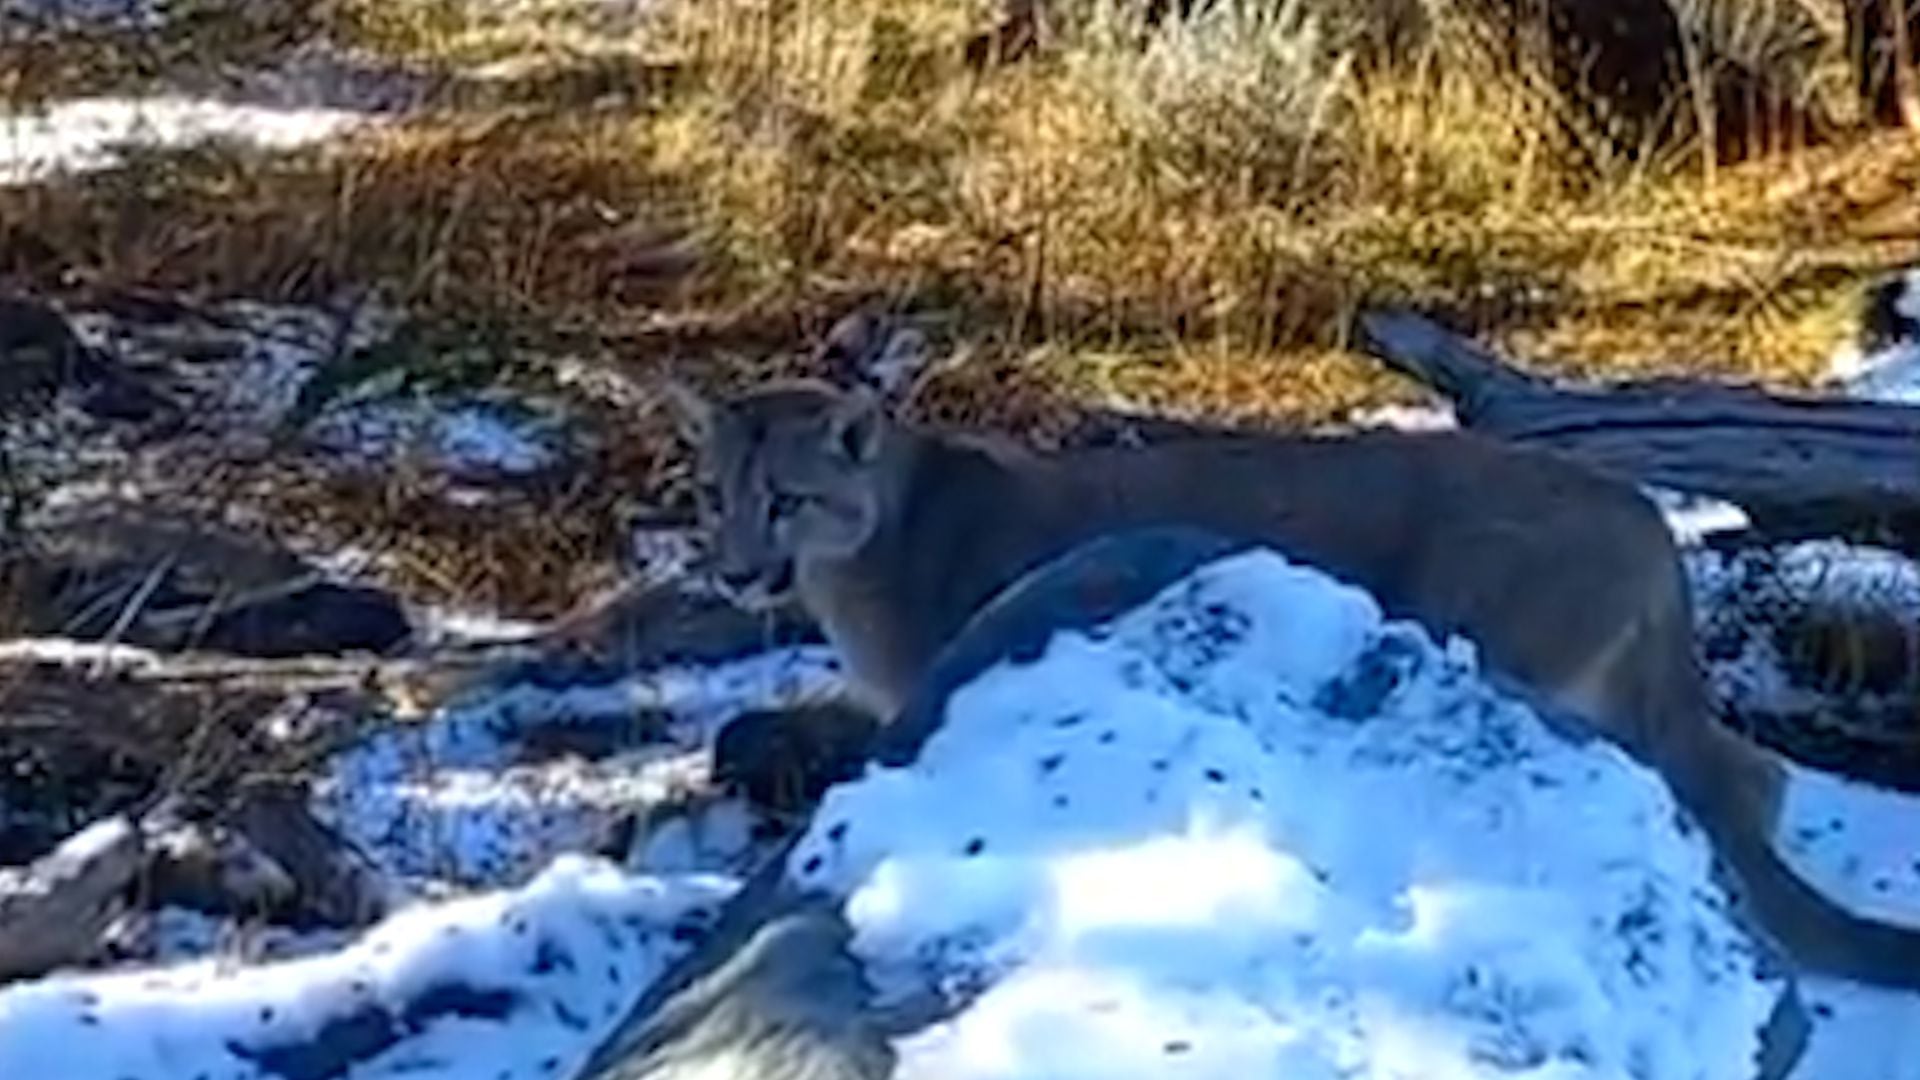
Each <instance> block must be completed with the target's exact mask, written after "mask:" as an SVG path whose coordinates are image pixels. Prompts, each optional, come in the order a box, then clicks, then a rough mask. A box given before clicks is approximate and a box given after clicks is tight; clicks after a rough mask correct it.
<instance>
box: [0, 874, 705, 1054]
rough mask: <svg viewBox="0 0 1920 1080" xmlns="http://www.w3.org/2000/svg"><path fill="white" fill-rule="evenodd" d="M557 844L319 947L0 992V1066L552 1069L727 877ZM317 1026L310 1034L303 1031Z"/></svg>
mask: <svg viewBox="0 0 1920 1080" xmlns="http://www.w3.org/2000/svg"><path fill="white" fill-rule="evenodd" d="M731 887H732V886H731V885H730V884H729V883H727V882H725V881H722V880H718V879H711V878H700V877H692V876H688V877H682V878H679V879H676V880H674V881H671V882H668V881H663V880H660V879H655V878H646V877H632V876H628V875H624V874H621V873H620V872H619V871H618V870H616V869H615V868H613V867H612V866H610V865H608V864H606V863H604V862H600V861H597V860H589V859H583V858H579V857H573V856H569V857H565V858H562V859H559V860H556V861H555V862H554V863H553V865H552V866H551V867H549V868H548V869H547V870H546V871H545V872H544V873H542V874H541V875H540V876H539V877H538V878H536V879H535V880H533V881H532V882H530V883H528V884H527V885H526V886H525V887H524V888H522V889H519V890H517V891H514V892H505V893H497V894H492V895H486V896H479V897H473V898H468V899H462V900H458V901H454V902H449V903H443V904H436V905H430V906H419V907H414V908H410V909H408V910H406V911H403V912H401V913H399V914H396V915H394V916H393V917H392V918H390V919H388V920H387V921H386V922H384V923H382V924H381V925H380V926H378V927H376V928H375V929H374V930H372V931H371V932H369V933H368V934H367V935H366V936H365V937H363V938H362V939H361V940H360V941H358V942H356V943H355V944H353V945H351V946H349V947H347V948H345V949H342V950H340V951H338V952H335V953H331V954H328V955H324V956H316V957H309V958H304V959H299V960H291V961H284V962H280V963H274V964H267V965H260V966H255V967H247V968H239V969H228V968H226V967H224V966H223V965H221V964H218V963H216V962H212V961H207V962H201V963H195V964H186V965H180V966H176V967H171V968H165V969H160V970H154V971H136V972H124V973H118V974H109V975H72V976H61V977H55V978H48V979H42V980H40V981H38V982H32V983H25V984H20V985H16V986H13V987H9V988H7V989H4V990H0V1076H60V1077H69V1078H72V1080H93V1078H100V1080H111V1078H115V1077H128V1076H149V1077H183V1078H184V1077H193V1076H208V1077H212V1076H219V1077H222V1078H231V1080H251V1078H263V1080H264V1078H268V1077H284V1076H289V1075H341V1073H340V1072H339V1071H307V1072H300V1071H296V1070H299V1069H300V1068H302V1067H305V1068H306V1069H309V1070H314V1069H315V1068H316V1065H317V1064H318V1063H320V1062H323V1061H326V1060H328V1059H327V1057H326V1053H327V1052H326V1051H323V1050H317V1049H316V1047H319V1046H330V1047H332V1048H333V1049H334V1050H335V1051H338V1050H339V1048H341V1047H352V1048H354V1050H355V1051H357V1052H355V1053H353V1054H352V1056H351V1057H349V1058H347V1059H345V1060H344V1061H343V1062H341V1064H342V1065H350V1066H351V1067H352V1069H353V1071H352V1073H351V1075H352V1076H354V1077H355V1078H356V1080H372V1078H375V1077H400V1076H407V1077H421V1076H441V1077H447V1078H449V1080H452V1078H456V1077H459V1078H468V1077H483V1076H486V1077H490V1076H502V1075H510V1076H539V1075H550V1076H564V1075H567V1074H568V1073H567V1070H568V1069H571V1068H573V1067H576V1066H577V1065H578V1063H579V1061H580V1060H581V1059H582V1058H583V1057H584V1056H585V1054H586V1053H587V1052H588V1051H589V1050H590V1049H591V1047H592V1045H593V1042H594V1040H595V1039H596V1038H598V1037H599V1035H600V1034H602V1033H603V1032H604V1031H605V1030H606V1029H607V1028H608V1026H609V1025H610V1024H611V1023H612V1022H613V1021H614V1020H616V1019H617V1018H618V1017H619V1016H620V1014H621V1012H622V1011H623V1010H624V1009H625V1008H626V1006H627V1003H628V1001H629V1000H630V999H631V996H632V995H633V993H634V992H635V991H636V989H637V988H638V987H641V986H644V985H645V984H646V983H647V982H649V981H651V980H652V979H653V978H655V977H656V976H657V975H658V974H659V972H660V971H661V970H662V969H663V968H664V967H665V965H667V964H668V963H670V962H671V961H672V960H673V959H674V958H675V957H676V956H678V955H679V954H680V953H681V952H683V951H684V949H685V946H684V945H683V944H681V942H680V938H681V937H683V936H684V934H683V933H680V932H677V930H676V928H677V927H679V926H681V925H683V924H686V923H689V922H695V923H697V922H698V921H699V920H700V919H701V918H702V917H703V913H707V912H711V911H712V910H713V909H714V908H715V907H716V906H717V905H718V904H719V903H721V902H722V901H724V899H725V898H726V896H727V894H728V893H729V892H730V891H731ZM323 1032H324V1033H326V1034H327V1035H328V1036H329V1038H328V1039H327V1040H326V1041H325V1042H324V1043H322V1042H321V1041H320V1040H319V1036H321V1035H322V1033H323Z"/></svg>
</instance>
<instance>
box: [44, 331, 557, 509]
mask: <svg viewBox="0 0 1920 1080" xmlns="http://www.w3.org/2000/svg"><path fill="white" fill-rule="evenodd" d="M73 321H74V323H75V326H76V329H77V330H78V331H79V333H80V334H81V336H82V337H83V339H85V340H86V341H88V343H89V344H93V345H96V346H101V347H108V348H111V349H112V350H113V351H114V352H115V353H117V354H119V355H121V356H123V357H126V358H128V360H129V362H130V363H131V364H132V365H133V366H135V367H139V368H145V369H149V370H163V371H166V372H167V373H168V375H169V377H170V379H171V381H172V382H174V383H175V384H176V385H177V386H178V387H179V388H180V389H181V390H182V391H183V392H185V393H186V394H188V395H189V396H190V397H191V398H193V399H194V403H195V405H196V408H195V409H194V412H195V415H196V417H197V418H199V420H200V422H201V423H203V424H206V425H207V426H209V427H213V428H216V429H218V430H220V431H222V432H223V433H224V434H225V435H226V437H227V438H228V439H229V440H232V441H236V442H244V441H247V440H249V439H251V440H254V441H259V440H261V439H264V438H265V437H267V436H268V435H269V434H271V433H275V432H277V431H278V429H279V427H280V426H281V425H283V424H285V423H287V422H289V421H291V420H292V419H294V414H295V411H296V409H297V408H299V407H300V406H301V405H302V404H303V396H304V395H309V394H310V393H311V392H312V388H313V387H315V386H316V385H317V384H316V382H315V380H316V379H320V378H324V377H327V373H328V369H329V366H330V365H332V364H335V363H337V362H339V361H341V360H342V359H344V358H348V357H351V356H353V355H354V354H355V353H356V352H358V351H360V350H365V349H370V348H373V347H375V346H377V345H379V344H381V343H382V342H384V341H386V340H388V339H390V338H391V336H392V335H393V334H394V333H395V331H396V330H398V329H399V327H400V325H401V322H402V317H401V316H400V315H399V314H398V313H397V312H394V311H391V310H388V309H386V308H383V307H381V306H380V305H377V304H366V305H363V306H359V307H357V308H355V309H354V310H352V311H351V312H346V311H339V312H335V311H328V310H325V309H323V308H318V307H303V306H298V305H276V304H262V303H254V302H248V301H235V302H231V303H226V304H221V305H217V306H216V307H214V308H212V309H211V310H210V311H209V312H208V314H207V317H206V318H205V319H187V320H182V321H181V322H179V323H173V324H161V325H144V326H141V325H128V324H124V323H120V322H116V321H115V320H113V319H111V318H108V317H105V316H101V315H99V314H95V313H89V312H79V313H76V314H75V316H74V320H73ZM183 356H191V357H193V359H190V360H183V359H181V357H183ZM405 374H406V372H404V371H402V370H399V369H394V370H389V371H384V372H379V373H375V374H370V375H368V377H367V378H366V379H365V381H364V382H361V383H358V384H353V385H344V386H341V387H339V388H338V391H337V393H335V394H334V395H333V396H331V397H329V398H328V400H327V401H326V404H325V405H324V406H323V407H321V408H319V409H318V410H317V413H316V414H315V415H312V416H310V417H306V418H305V419H304V421H303V424H304V426H303V433H304V435H305V437H306V440H307V441H308V443H309V444H310V445H312V446H313V447H315V448H317V449H318V450H320V451H322V452H323V453H326V454H329V455H331V456H333V457H335V458H336V459H339V460H343V461H345V462H347V463H349V464H352V465H358V466H363V467H392V466H393V465H395V464H397V463H400V462H402V461H407V462H413V463H425V464H427V465H428V466H430V467H432V468H434V469H437V470H440V471H442V472H444V473H446V474H448V475H450V476H452V477H454V478H456V479H491V478H495V477H498V476H502V475H506V476H524V475H527V474H531V473H536V472H540V471H543V470H547V469H551V468H553V467H554V466H556V465H558V464H560V463H561V461H562V460H563V459H564V455H565V452H566V449H567V442H568V438H569V431H568V428H569V419H568V417H567V415H565V413H564V410H562V409H561V408H560V407H559V406H558V405H555V404H552V403H548V402H544V401H535V400H531V399H523V398H521V397H518V396H516V395H514V394H513V393H511V392H509V391H505V390H499V389H486V390H481V389H475V390H466V391H448V392H444V393H426V392H420V391H407V390H406V389H405V388H404V387H403V386H401V385H400V384H401V383H402V381H403V377H404V375H405Z"/></svg>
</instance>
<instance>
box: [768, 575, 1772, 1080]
mask: <svg viewBox="0 0 1920 1080" xmlns="http://www.w3.org/2000/svg"><path fill="white" fill-rule="evenodd" d="M1673 814H1674V811H1673V805H1672V802H1671V798H1670V796H1669V794H1668V793H1667V791H1666V789H1665V787H1664V785H1662V784H1661V783H1660V782H1659V781H1658V780H1657V779H1656V778H1655V777H1654V776H1653V775H1652V774H1651V773H1649V772H1648V771H1646V770H1644V769H1642V768H1640V767H1638V766H1637V765H1634V764H1632V763H1631V762H1629V761H1628V759H1627V758H1626V757H1625V756H1624V755H1623V754H1622V753H1620V752H1619V751H1617V750H1616V749H1614V748H1613V747H1612V746H1611V745H1609V744H1605V743H1601V742H1591V743H1589V744H1587V745H1585V746H1575V745H1572V744H1570V743H1568V742H1567V741H1565V740H1563V739H1561V738H1560V737H1558V736H1556V735H1554V734H1552V733H1550V732H1549V731H1548V730H1547V729H1546V727H1545V725H1544V724H1542V722H1541V721H1540V720H1539V719H1538V718H1537V717H1536V716H1535V715H1534V714H1533V713H1532V712H1530V711H1529V710H1528V709H1526V708H1525V707H1523V706H1521V705H1519V704H1517V703H1515V702H1513V701H1510V700H1506V699H1504V698H1502V697H1500V696H1499V695H1497V694H1495V693H1494V692H1492V691H1491V690H1489V689H1488V688H1487V686H1486V685H1485V684H1484V683H1483V682H1481V681H1480V680H1479V679H1477V678H1476V675H1475V664H1474V661H1473V659H1472V656H1471V650H1470V649H1467V648H1465V647H1464V646H1463V645H1462V644H1461V643H1459V642H1454V643H1452V644H1451V645H1450V646H1449V647H1448V648H1446V649H1442V648H1440V647H1438V646H1435V645H1434V644H1433V643H1431V642H1430V641H1429V640H1427V639H1426V637H1425V636H1424V635H1423V634H1422V633H1421V632H1420V631H1418V629H1416V628H1414V627H1411V626H1408V625H1405V624H1391V623H1386V622H1383V621H1382V619H1381V617H1380V614H1379V612H1378V610H1377V608H1376V607H1375V605H1374V604H1373V602H1372V601H1371V600H1370V599H1369V598H1368V597H1367V596H1366V595H1365V594H1363V593H1360V592H1358V591H1357V590H1352V589H1347V588H1344V587H1340V586H1336V585H1334V584H1333V583H1331V582H1330V581H1329V580H1328V579H1326V578H1325V577H1323V576H1322V575H1319V574H1317V573H1315V572H1313V571H1311V570H1308V569H1305V568H1302V567H1299V566H1295V565H1292V564H1289V563H1287V562H1286V561H1285V560H1284V559H1282V558H1281V557H1279V556H1277V555H1275V554H1272V553H1268V552H1258V553H1251V554H1246V555H1242V556H1237V557H1234V558H1232V559H1228V560H1223V561H1221V562H1217V563H1215V564H1213V565H1211V566H1209V567H1207V568H1204V569H1203V570H1202V571H1201V572H1200V573H1198V574H1196V575H1194V576H1193V577H1192V578H1190V579H1189V580H1188V581H1186V582H1183V583H1181V584H1179V585H1176V586H1175V587H1173V588H1171V589H1169V590H1167V591H1166V592H1165V593H1163V594H1162V595H1161V596H1160V597H1159V598H1158V599H1156V600H1155V601H1154V602H1153V603H1151V604H1149V605H1147V606H1145V607H1144V608H1142V609H1141V610H1139V611H1136V612H1134V613H1132V614H1129V615H1128V616H1126V617H1124V618H1123V619H1121V620H1119V621H1118V623H1117V624H1115V625H1114V626H1113V627H1111V628H1110V630H1109V631H1107V632H1105V633H1102V634H1099V635H1097V636H1091V637H1090V636H1087V635H1084V634H1078V633H1063V634H1060V635H1056V636H1055V638H1054V639H1053V641H1052V643H1051V645H1050V646H1049V648H1048V649H1047V651H1046V653H1045V655H1044V657H1043V658H1042V659H1040V660H1039V661H1038V662H1035V663H1033V664H1030V665H1027V666H1024V667H1019V666H1008V665H1002V666H1000V667H998V668H996V669H994V670H992V671H990V672H988V673H986V674H985V675H983V676H982V677H980V678H979V679H977V680H976V681H974V682H973V683H972V684H970V685H969V686H967V687H966V688H964V689H963V690H962V691H961V692H960V693H959V694H958V695H956V697H955V698H954V699H953V701H952V702H951V703H950V706H949V709H948V712H947V718H946V725H945V727H943V729H942V730H941V731H940V732H939V733H938V734H937V735H936V736H935V737H934V738H933V739H932V740H931V741H930V743H929V744H928V746H927V747H926V749H925V750H924V752H923V754H922V756H921V759H920V760H919V761H918V762H917V763H915V764H914V765H912V766H909V767H906V768H900V769H878V768H876V769H874V770H872V771H870V772H869V774H868V775H867V776H866V777H865V778H864V779H862V780H861V781H859V782H857V783H854V784H849V785H843V786H842V787H840V788H837V789H835V790H834V791H832V792H830V793H829V794H828V797H827V799H826V802H825V803H824V805H823V806H822V807H821V809H820V811H819V813H818V814H817V815H816V817H815V822H814V825H813V826H812V828H811V830H810V832H809V834H808V835H807V837H806V838H805V839H804V840H803V842H802V843H801V845H800V846H799V847H798V848H797V849H796V850H795V852H794V854H793V856H792V861H791V862H790V864H789V872H790V873H792V874H794V875H795V876H796V877H797V878H798V879H799V880H801V881H803V882H805V883H806V884H808V885H812V886H819V887H826V888H830V889H832V890H835V891H836V892H837V893H839V894H841V895H845V896H847V897H848V900H847V911H848V913H849V917H850V919H851V921H852V922H853V924H854V926H855V930H856V937H855V946H854V947H855V950H856V952H857V953H858V954H859V955H860V956H861V957H862V958H863V960H864V961H865V962H866V963H867V965H868V971H869V974H870V976H871V977H873V978H874V979H875V981H876V983H877V984H878V985H879V986H881V987H882V988H883V989H884V990H885V992H886V993H887V994H888V995H889V996H892V995H896V994H897V995H906V994H910V993H912V992H914V991H915V990H918V989H922V988H925V987H927V986H932V987H935V988H938V989H941V990H944V991H946V992H948V993H950V994H953V995H956V998H957V1000H959V1001H961V1002H962V1003H963V1004H964V1008H963V1009H962V1011H961V1012H960V1013H959V1014H958V1015H957V1016H956V1017H954V1018H953V1019H952V1020H950V1021H948V1022H946V1023H943V1024H940V1025H938V1026H936V1027H934V1028H932V1029H929V1030H927V1031H925V1032H922V1033H920V1034H917V1035H915V1036H912V1037H910V1038H908V1039H905V1040H903V1041H902V1042H901V1044H900V1046H899V1049H900V1050H901V1052H902V1055H903V1061H902V1066H901V1070H900V1072H899V1074H898V1075H900V1076H902V1077H915V1076H939V1077H946V1078H952V1077H1012V1076H1036V1075H1045V1076H1050V1077H1066V1076H1089V1077H1094V1076H1099V1077H1126V1076H1173V1075H1179V1076H1220V1077H1241V1076H1249V1075H1284V1076H1290V1077H1307V1076H1327V1077H1333V1076H1344V1077H1368V1076H1377V1077H1387V1076H1405V1075H1420V1076H1427V1077H1448V1078H1453V1077H1460V1078H1465V1077H1482V1076H1485V1077H1491V1076H1496V1075H1498V1076H1507V1075H1511V1074H1513V1073H1515V1072H1527V1074H1528V1075H1538V1076H1556V1077H1561V1076H1625V1075H1629V1074H1632V1075H1635V1076H1640V1077H1648V1078H1652V1077H1688V1078H1698V1077H1716V1076H1721V1077H1729V1078H1732V1077H1744V1076H1746V1075H1748V1070H1749V1066H1748V1064H1747V1062H1748V1060H1749V1058H1750V1056H1751V1054H1752V1053H1753V1051H1754V1047H1755V1045H1756V1037H1755V1032H1756V1029H1757V1028H1758V1026H1759V1025H1760V1024H1761V1023H1762V1022H1764V1020H1765V1019H1766V1017H1767V1015H1768V1012H1769V1009H1770V1008H1771V1007H1772V1004H1773V1001H1774V998H1775V995H1776V993H1777V991H1778V989H1779V988H1778V985H1777V984H1774V983H1770V982H1768V981H1767V980H1765V979H1763V978H1761V977H1760V976H1759V975H1758V974H1756V961H1755V957H1754V955H1753V953H1752V950H1751V947H1750V945H1749V943H1748V941H1747V939H1746V938H1745V937H1744V935H1743V934H1742V933H1741V932H1739V931H1738V930H1737V929H1736V927H1735V926H1734V925H1733V924H1732V923H1731V921H1730V919H1729V916H1728V915H1727V913H1726V912H1725V911H1724V909H1723V902H1724V901H1723V898H1722V894H1721V893H1720V891H1719V889H1718V887H1717V886H1716V885H1715V884H1714V883H1713V882H1712V880H1711V879H1710V878H1709V875H1708V866H1709V859H1708V853H1707V850H1706V848H1705V847H1704V843H1703V841H1702V840H1700V839H1699V838H1698V837H1697V836H1695V835H1683V833H1682V832H1681V831H1680V829H1679V828H1678V827H1677V826H1676V824H1675V821H1674V816H1673Z"/></svg>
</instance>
